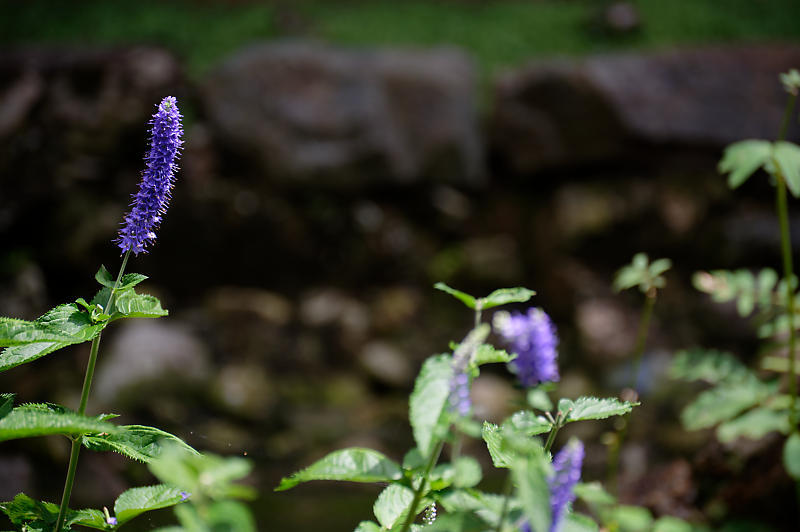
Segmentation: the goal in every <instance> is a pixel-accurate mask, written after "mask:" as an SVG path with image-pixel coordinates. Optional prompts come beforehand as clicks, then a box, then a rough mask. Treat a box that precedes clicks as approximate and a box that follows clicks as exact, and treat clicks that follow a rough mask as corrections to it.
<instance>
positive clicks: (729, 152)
mask: <svg viewBox="0 0 800 532" xmlns="http://www.w3.org/2000/svg"><path fill="white" fill-rule="evenodd" d="M771 154H772V144H771V143H769V142H767V141H766V140H743V141H740V142H735V143H733V144H731V145H730V146H728V147H727V148H725V153H724V154H723V156H722V160H721V161H720V162H719V165H718V166H717V168H718V170H719V172H720V173H722V174H729V175H728V186H729V187H730V188H737V187H739V186H741V185H742V183H744V182H745V181H747V178H749V177H750V176H751V175H753V173H754V172H755V171H756V170H758V169H759V168H761V167H762V166H763V165H764V163H766V162H767V160H768V159H769V157H770V155H771Z"/></svg>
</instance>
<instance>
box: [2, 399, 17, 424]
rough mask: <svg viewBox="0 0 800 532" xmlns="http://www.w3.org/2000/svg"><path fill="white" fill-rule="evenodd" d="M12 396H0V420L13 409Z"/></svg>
mask: <svg viewBox="0 0 800 532" xmlns="http://www.w3.org/2000/svg"><path fill="white" fill-rule="evenodd" d="M14 395H15V394H13V393H3V394H0V419H3V418H4V417H6V416H7V415H8V414H9V412H11V409H12V408H13V407H14Z"/></svg>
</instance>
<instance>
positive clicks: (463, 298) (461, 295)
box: [433, 283, 475, 309]
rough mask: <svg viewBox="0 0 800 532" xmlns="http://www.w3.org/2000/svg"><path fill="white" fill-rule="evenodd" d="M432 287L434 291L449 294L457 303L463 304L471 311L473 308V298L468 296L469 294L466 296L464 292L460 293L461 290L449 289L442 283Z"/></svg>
mask: <svg viewBox="0 0 800 532" xmlns="http://www.w3.org/2000/svg"><path fill="white" fill-rule="evenodd" d="M433 287H434V288H435V289H437V290H441V291H442V292H446V293H448V294H450V295H451V296H453V297H454V298H456V299H458V300H459V301H461V302H462V303H464V304H465V305H466V306H468V307H469V308H471V309H474V308H475V298H474V297H473V296H471V295H469V294H467V293H465V292H462V291H461V290H456V289H455V288H450V287H449V286H447V285H446V284H444V283H436V284H435V285H433Z"/></svg>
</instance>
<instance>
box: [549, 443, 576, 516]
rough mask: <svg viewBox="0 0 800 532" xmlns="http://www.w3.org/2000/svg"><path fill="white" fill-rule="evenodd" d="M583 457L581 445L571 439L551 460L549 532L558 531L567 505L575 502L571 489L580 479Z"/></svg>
mask: <svg viewBox="0 0 800 532" xmlns="http://www.w3.org/2000/svg"><path fill="white" fill-rule="evenodd" d="M583 456H584V451H583V443H581V441H580V440H576V439H572V440H570V441H569V443H567V445H566V446H565V447H564V448H563V449H561V451H559V453H558V454H557V455H556V456H555V458H553V476H552V477H550V478H548V479H547V485H548V486H549V487H550V510H551V513H552V518H553V520H552V524H551V525H550V532H558V531H559V529H560V528H561V520H562V517H563V516H564V511H565V510H566V508H567V505H569V504H570V503H571V502H572V501H574V500H575V494H574V493H573V491H572V489H573V488H574V487H575V484H577V483H578V481H579V480H580V479H581V465H582V464H583Z"/></svg>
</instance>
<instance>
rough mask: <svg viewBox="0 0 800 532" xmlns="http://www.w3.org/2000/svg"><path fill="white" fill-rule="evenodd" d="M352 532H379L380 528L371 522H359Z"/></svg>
mask: <svg viewBox="0 0 800 532" xmlns="http://www.w3.org/2000/svg"><path fill="white" fill-rule="evenodd" d="M353 532H381V527H380V526H378V525H377V524H376V523H374V522H372V521H361V522H360V523H358V526H357V527H356V529H355V530H353Z"/></svg>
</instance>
